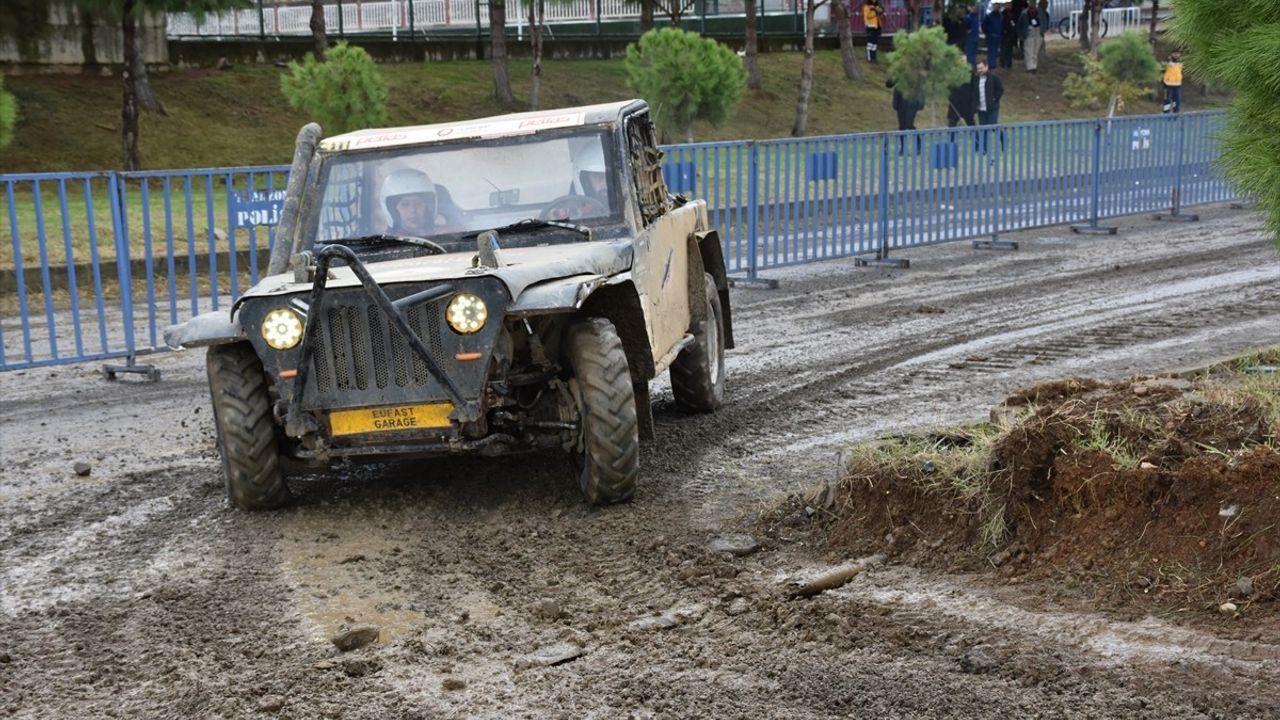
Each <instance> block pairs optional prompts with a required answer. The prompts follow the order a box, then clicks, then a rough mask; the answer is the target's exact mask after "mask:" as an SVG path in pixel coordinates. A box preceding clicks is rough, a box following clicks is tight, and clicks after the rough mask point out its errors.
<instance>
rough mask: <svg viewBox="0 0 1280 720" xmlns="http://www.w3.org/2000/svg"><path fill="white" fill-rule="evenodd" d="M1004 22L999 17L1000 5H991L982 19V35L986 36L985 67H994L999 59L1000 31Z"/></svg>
mask: <svg viewBox="0 0 1280 720" xmlns="http://www.w3.org/2000/svg"><path fill="white" fill-rule="evenodd" d="M1003 25H1004V20H1003V19H1002V18H1001V16H1000V3H998V2H993V3H991V12H989V13H987V16H986V17H985V18H983V19H982V33H983V34H984V35H986V36H987V67H995V66H996V63H997V61H998V60H999V59H1000V30H1001V27H1002V26H1003Z"/></svg>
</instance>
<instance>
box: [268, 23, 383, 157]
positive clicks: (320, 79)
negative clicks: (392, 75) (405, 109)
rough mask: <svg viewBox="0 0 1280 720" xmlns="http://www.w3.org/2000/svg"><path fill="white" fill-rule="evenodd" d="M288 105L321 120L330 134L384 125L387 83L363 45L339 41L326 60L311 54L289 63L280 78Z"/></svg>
mask: <svg viewBox="0 0 1280 720" xmlns="http://www.w3.org/2000/svg"><path fill="white" fill-rule="evenodd" d="M280 89H281V90H282V91H283V92H284V96H285V98H286V99H287V100H288V101H289V105H290V106H292V107H293V108H294V109H295V110H300V111H302V112H304V113H306V114H307V115H309V116H310V119H312V120H315V121H316V122H318V123H320V126H321V127H323V128H324V130H325V132H326V133H327V134H330V135H333V134H338V133H344V132H349V131H351V130H357V129H360V128H366V127H374V126H377V125H380V124H382V123H383V122H384V121H385V120H386V117H387V83H386V81H385V80H383V79H382V76H381V75H380V74H379V73H378V66H377V65H376V64H375V63H374V62H373V58H371V57H369V53H367V52H365V51H364V49H363V48H359V47H355V46H352V45H348V44H347V43H345V42H340V43H338V44H336V45H334V46H333V47H332V48H329V50H328V51H327V52H326V59H325V61H324V62H318V61H317V60H316V59H315V56H314V55H311V54H308V55H307V57H306V59H305V60H303V61H302V62H301V63H298V62H291V63H289V72H288V73H287V74H286V75H284V76H282V77H281V78H280Z"/></svg>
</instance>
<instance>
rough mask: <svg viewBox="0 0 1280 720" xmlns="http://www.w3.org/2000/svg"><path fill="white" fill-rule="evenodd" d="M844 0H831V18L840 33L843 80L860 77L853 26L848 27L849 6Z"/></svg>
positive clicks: (858, 78)
mask: <svg viewBox="0 0 1280 720" xmlns="http://www.w3.org/2000/svg"><path fill="white" fill-rule="evenodd" d="M845 2H846V0H833V2H832V3H831V18H832V22H834V23H835V24H836V30H837V32H838V33H839V34H840V64H841V65H842V66H844V79H845V80H860V79H862V71H861V70H860V69H859V68H858V53H857V52H856V51H855V50H854V49H853V28H851V27H849V6H848V5H845Z"/></svg>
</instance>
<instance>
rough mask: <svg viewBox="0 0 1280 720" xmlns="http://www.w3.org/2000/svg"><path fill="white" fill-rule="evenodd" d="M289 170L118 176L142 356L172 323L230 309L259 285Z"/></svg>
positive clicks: (157, 343) (159, 344)
mask: <svg viewBox="0 0 1280 720" xmlns="http://www.w3.org/2000/svg"><path fill="white" fill-rule="evenodd" d="M287 174H288V166H269V167H236V168H204V169H195V170H177V171H174V170H157V171H146V172H129V173H119V174H117V176H116V177H117V182H118V186H119V188H120V196H121V206H122V207H123V208H125V209H126V213H125V214H124V216H123V218H124V231H123V232H124V235H125V237H127V238H128V241H129V242H128V251H129V262H130V267H131V268H132V272H133V275H134V276H135V277H137V278H139V280H140V281H141V282H140V283H139V284H138V285H136V286H135V287H133V292H132V293H130V295H129V298H130V303H131V312H130V317H131V318H133V321H134V323H135V325H136V328H137V331H138V337H137V338H136V345H135V346H136V348H137V349H138V351H139V352H146V351H151V350H159V349H162V348H163V345H164V337H163V333H164V328H165V326H167V325H172V324H174V323H178V322H182V321H183V320H185V319H187V318H189V317H191V316H193V315H197V314H199V313H202V312H206V311H209V310H218V309H226V308H228V307H229V306H230V304H231V303H233V302H235V300H236V299H237V298H239V297H240V294H241V293H242V292H244V291H245V290H247V289H248V288H250V287H252V286H253V285H254V284H255V283H257V282H258V279H259V277H260V270H261V269H262V268H263V267H265V265H264V262H265V258H266V257H268V256H269V254H270V252H271V247H272V246H273V244H274V243H275V225H276V223H277V222H278V221H279V209H280V206H281V205H282V204H283V201H284V198H283V192H284V187H285V184H286V178H287Z"/></svg>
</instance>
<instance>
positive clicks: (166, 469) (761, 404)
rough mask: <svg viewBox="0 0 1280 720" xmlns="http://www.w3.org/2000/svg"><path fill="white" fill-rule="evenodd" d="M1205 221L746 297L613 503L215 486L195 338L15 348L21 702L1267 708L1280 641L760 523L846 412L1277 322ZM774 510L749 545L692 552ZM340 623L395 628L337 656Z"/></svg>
mask: <svg viewBox="0 0 1280 720" xmlns="http://www.w3.org/2000/svg"><path fill="white" fill-rule="evenodd" d="M1202 216H1203V217H1204V218H1205V221H1204V222H1201V223H1199V224H1189V225H1158V224H1155V223H1151V222H1148V221H1146V220H1137V221H1135V222H1134V223H1124V227H1122V230H1121V234H1120V236H1119V237H1116V238H1110V239H1089V238H1080V237H1074V236H1072V235H1071V234H1070V233H1069V232H1068V231H1067V230H1066V229H1065V228H1054V229H1049V230H1044V231H1036V232H1034V233H1028V234H1025V235H1023V236H1021V237H1019V238H1018V239H1019V240H1021V241H1022V242H1023V249H1022V250H1021V251H1019V252H1016V253H991V252H979V251H973V250H970V249H969V248H968V246H966V245H962V244H954V245H951V246H944V247H937V248H930V249H923V250H917V251H912V252H910V253H909V254H908V256H909V257H910V258H911V260H912V268H911V269H910V270H907V271H901V270H884V269H866V268H863V269H855V268H854V267H853V264H852V262H845V261H837V262H828V263H821V264H815V265H812V266H809V267H806V268H801V269H793V270H788V271H785V272H777V273H774V274H773V276H774V277H778V278H779V279H781V280H782V281H783V287H782V289H780V290H775V291H768V290H758V289H737V290H735V291H734V294H733V300H734V316H735V321H736V324H737V329H736V330H737V332H736V334H737V335H738V337H739V338H741V339H740V342H739V349H737V350H735V351H732V352H731V353H730V359H729V377H730V383H731V384H730V386H729V391H728V398H727V403H726V407H725V408H724V410H723V411H722V412H721V413H720V414H717V415H715V416H711V417H686V416H682V415H680V414H679V413H678V412H677V411H676V410H675V409H674V407H673V405H672V403H671V402H670V393H669V391H666V390H665V388H659V389H658V395H657V402H656V412H657V433H658V437H657V441H656V442H655V443H653V444H651V445H650V446H649V447H648V449H647V450H646V452H645V455H644V458H643V463H644V478H643V484H642V486H641V489H640V492H639V494H638V498H637V500H636V501H635V502H634V503H633V504H631V505H629V506H624V507H616V508H609V509H605V510H592V509H588V508H585V507H583V506H582V505H581V504H580V502H579V499H578V496H577V491H576V489H575V488H574V487H572V485H571V483H570V481H569V480H568V477H567V474H566V472H565V471H564V470H563V467H562V466H561V465H560V463H559V462H558V461H557V459H556V458H554V457H550V458H541V457H538V458H532V459H530V460H529V461H521V462H515V463H511V462H508V463H502V462H497V461H478V460H459V461H449V462H437V463H433V464H429V465H426V464H401V465H362V466H350V467H345V468H341V469H339V470H337V471H336V472H334V473H330V474H327V475H323V476H316V477H310V478H306V479H303V480H302V481H300V482H299V483H297V486H296V489H298V490H300V491H301V500H300V502H299V503H298V504H297V505H296V506H294V507H292V508H290V509H288V510H285V511H282V512H278V513H271V514H256V515H250V514H246V513H243V512H238V511H233V510H231V509H230V508H228V506H227V504H226V502H225V500H224V499H223V495H222V487H221V480H220V479H219V477H218V463H217V459H216V456H215V454H214V451H213V431H212V426H211V424H210V418H209V410H208V400H207V397H206V389H205V381H204V376H203V358H202V356H201V355H199V354H195V353H185V354H174V355H168V356H164V357H160V358H158V359H157V362H158V363H159V364H160V365H161V367H162V369H163V372H164V381H163V382H161V383H159V384H156V385H151V384H145V383H141V382H136V381H134V380H132V379H127V380H125V381H122V382H118V383H114V384H108V383H105V382H102V381H100V380H99V379H98V377H97V375H96V372H97V367H96V366H81V367H67V368H59V369H53V370H39V371H29V372H13V373H7V374H4V375H0V398H2V403H0V443H2V447H0V452H2V453H3V455H2V457H3V460H2V467H0V562H2V564H3V565H2V567H0V714H5V713H8V714H9V715H12V716H16V717H131V718H132V717H232V716H237V717H241V716H258V715H261V716H268V715H274V716H278V717H295V718H311V717H322V716H323V717H352V718H400V717H406V718H410V717H422V718H434V717H538V718H541V717H592V718H613V717H752V718H757V717H788V718H804V717H814V718H817V717H832V716H847V715H858V716H874V717H920V716H931V717H964V718H973V717H993V718H994V717H998V718H1008V717H1037V716H1038V717H1055V718H1056V717H1120V716H1124V717H1158V718H1162V719H1163V718H1191V717H1275V716H1276V713H1277V710H1278V709H1280V684H1278V683H1276V682H1275V678H1276V677H1280V644H1276V638H1275V633H1267V632H1262V633H1260V634H1258V635H1256V636H1253V637H1251V638H1246V639H1239V638H1238V637H1237V638H1235V639H1231V640H1227V639H1223V638H1220V637H1217V636H1216V635H1215V634H1214V632H1213V628H1212V626H1209V627H1206V628H1202V629H1200V630H1191V629H1186V628H1182V627H1173V626H1171V625H1168V624H1166V623H1165V622H1164V621H1162V620H1159V619H1152V618H1147V619H1131V620H1124V619H1119V618H1116V617H1113V616H1109V615H1105V614H1095V613H1089V612H1082V611H1079V610H1078V609H1069V608H1066V607H1063V606H1062V605H1061V604H1059V603H1058V602H1057V601H1056V600H1055V598H1054V595H1053V588H1046V587H1012V588H1010V587H1003V588H996V587H993V586H992V585H990V584H988V583H985V582H984V581H983V579H982V578H970V577H958V576H944V575H934V574H930V573H927V572H924V571H921V570H917V569H913V568H911V567H905V566H893V565H891V566H887V567H878V568H873V569H871V570H869V571H867V572H865V573H864V574H862V575H860V576H859V577H857V578H856V579H855V580H854V581H853V582H852V583H850V584H849V585H847V586H845V587H843V588H840V589H838V590H834V591H829V592H826V593H823V594H821V595H819V596H818V597H816V598H813V599H810V600H787V599H786V597H785V595H784V593H783V591H782V587H781V582H782V581H784V580H786V579H787V578H789V577H792V576H796V575H804V574H805V573H811V572H813V571H815V570H816V569H818V568H821V567H825V566H827V565H830V564H835V563H839V562H842V561H844V560H847V558H840V557H824V556H822V555H821V553H819V552H817V551H815V550H814V549H812V548H807V547H798V546H795V545H785V544H778V543H776V542H771V541H769V539H768V538H767V537H764V536H763V535H761V534H760V533H759V532H758V528H757V526H756V525H754V521H755V518H756V516H757V514H758V513H759V512H760V511H761V510H762V509H764V508H765V507H767V506H768V504H769V503H770V502H771V501H773V500H775V499H777V498H779V497H780V496H782V495H784V494H786V493H789V492H794V491H796V490H798V489H800V488H803V487H807V486H811V485H813V484H814V483H818V482H821V481H823V480H825V479H828V478H834V477H835V474H836V468H837V462H838V461H837V453H838V451H839V450H840V448H842V447H845V446H847V445H848V444H849V443H852V442H855V441H857V440H860V439H866V438H870V437H874V436H877V435H882V434H885V433H889V432H895V431H902V430H909V429H912V428H919V427H921V426H925V425H931V424H937V423H947V422H958V421H963V420H969V419H978V418H982V417H985V415H986V413H987V409H988V407H989V406H990V405H991V404H993V403H995V402H997V401H999V400H1000V399H1001V398H1002V397H1003V396H1004V395H1005V394H1006V393H1007V392H1008V391H1010V390H1012V389H1014V388H1016V387H1018V386H1020V385H1025V384H1027V383H1030V382H1032V381H1035V380H1038V379H1042V378H1048V377H1054V376H1061V375H1066V374H1082V373H1087V374H1091V375H1095V376H1101V377H1116V376H1123V375H1126V374H1131V373H1135V372H1142V371H1153V370H1167V369H1174V368H1179V367H1186V366H1191V365H1195V364H1198V363H1202V362H1205V361H1208V360H1210V359H1214V358H1217V357H1220V356H1223V355H1227V354H1231V353H1235V352H1238V351H1242V350H1245V349H1247V348H1250V347H1256V346H1260V345H1265V344H1276V343H1280V261H1278V260H1277V254H1276V251H1275V249H1274V247H1273V246H1271V245H1270V244H1268V242H1267V240H1266V239H1265V237H1264V234H1263V232H1262V230H1261V224H1260V222H1259V221H1258V219H1257V218H1256V217H1254V216H1252V215H1251V214H1247V213H1242V212H1238V211H1231V210H1227V209H1225V208H1221V209H1210V210H1207V211H1205V212H1204V213H1202ZM77 461H83V462H87V463H90V464H91V465H92V473H91V474H90V475H88V476H87V477H78V476H76V475H75V474H74V473H73V472H72V465H73V463H75V462H77ZM794 521H795V522H797V523H802V522H804V518H803V517H796V518H794ZM753 531H756V535H757V537H758V538H759V539H760V540H761V541H762V542H763V547H762V548H760V549H759V550H757V551H755V552H753V553H750V554H747V555H745V556H743V557H735V556H732V555H729V554H723V553H722V554H713V553H711V552H709V551H708V550H707V549H706V544H707V542H708V541H709V540H710V539H712V538H714V537H717V536H719V535H723V534H727V533H739V532H748V533H749V532H753ZM1223 622H1226V620H1224V621H1223ZM343 623H375V624H377V625H379V626H381V628H382V634H381V638H380V640H379V642H378V643H376V644H374V645H370V646H367V647H364V648H361V649H358V650H355V651H352V652H349V653H338V652H337V651H336V650H335V649H334V647H333V646H332V645H331V644H330V643H329V640H328V639H329V638H330V637H331V636H332V635H333V634H334V632H335V631H336V630H337V629H338V627H339V626H340V625H341V624H343Z"/></svg>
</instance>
